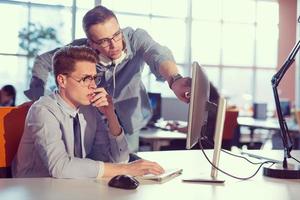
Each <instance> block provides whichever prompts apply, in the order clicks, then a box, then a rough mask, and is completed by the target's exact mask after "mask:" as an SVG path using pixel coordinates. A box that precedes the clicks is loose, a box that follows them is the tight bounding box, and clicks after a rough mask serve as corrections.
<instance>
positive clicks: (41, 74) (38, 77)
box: [24, 49, 58, 101]
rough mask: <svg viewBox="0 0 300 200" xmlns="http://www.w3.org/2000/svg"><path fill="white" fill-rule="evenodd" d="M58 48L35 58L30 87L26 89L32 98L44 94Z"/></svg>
mask: <svg viewBox="0 0 300 200" xmlns="http://www.w3.org/2000/svg"><path fill="white" fill-rule="evenodd" d="M57 50H58V49H54V50H52V51H49V52H46V53H44V54H42V55H40V56H37V57H36V58H35V60H34V64H33V68H32V77H31V80H30V85H29V89H28V90H26V91H24V94H25V95H26V96H27V97H28V98H29V99H30V100H33V101H35V100H37V99H39V98H40V97H41V96H43V95H44V93H45V85H46V83H47V80H48V77H49V74H50V73H51V72H52V56H53V54H54V53H55V52H56V51H57Z"/></svg>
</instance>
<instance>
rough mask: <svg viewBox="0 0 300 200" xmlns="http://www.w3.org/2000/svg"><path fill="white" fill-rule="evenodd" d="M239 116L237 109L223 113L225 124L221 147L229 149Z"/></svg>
mask: <svg viewBox="0 0 300 200" xmlns="http://www.w3.org/2000/svg"><path fill="white" fill-rule="evenodd" d="M238 115H239V111H238V109H227V110H226V113H225V122H224V129H223V139H222V147H223V148H224V149H229V150H230V149H231V146H232V141H233V139H234V132H235V130H236V129H237V128H238V123H237V118H238Z"/></svg>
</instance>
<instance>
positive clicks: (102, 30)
mask: <svg viewBox="0 0 300 200" xmlns="http://www.w3.org/2000/svg"><path fill="white" fill-rule="evenodd" d="M120 31H121V30H120V26H119V23H118V22H117V20H116V19H115V18H110V19H108V20H106V21H105V22H104V23H100V24H95V25H93V26H91V27H90V29H89V44H90V46H91V47H92V48H93V49H96V50H98V51H99V52H100V53H101V54H102V55H105V56H106V57H108V58H110V59H112V60H115V59H118V58H120V56H121V54H122V50H123V35H122V32H120Z"/></svg>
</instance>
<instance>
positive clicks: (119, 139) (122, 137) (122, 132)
mask: <svg viewBox="0 0 300 200" xmlns="http://www.w3.org/2000/svg"><path fill="white" fill-rule="evenodd" d="M121 129H122V130H121V134H120V135H118V136H114V135H112V134H109V138H110V139H115V140H116V141H117V142H120V141H122V140H124V137H125V132H124V129H123V128H121Z"/></svg>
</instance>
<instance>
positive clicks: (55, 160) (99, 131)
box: [12, 93, 129, 178]
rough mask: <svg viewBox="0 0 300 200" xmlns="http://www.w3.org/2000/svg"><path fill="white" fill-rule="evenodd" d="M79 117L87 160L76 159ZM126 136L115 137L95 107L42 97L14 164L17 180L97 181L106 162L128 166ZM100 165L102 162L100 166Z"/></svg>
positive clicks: (31, 114) (29, 119) (33, 110)
mask: <svg viewBox="0 0 300 200" xmlns="http://www.w3.org/2000/svg"><path fill="white" fill-rule="evenodd" d="M77 113H78V115H79V121H80V127H81V140H82V155H83V158H76V157H74V134H73V117H75V115H76V114H77ZM128 159H129V150H128V145H127V141H126V138H125V136H124V133H123V132H122V133H121V135H119V136H117V137H114V136H112V135H111V134H109V131H108V127H107V125H106V123H105V122H104V120H103V118H102V116H101V114H100V112H99V111H98V109H97V108H95V107H93V106H81V107H80V108H79V109H78V110H75V109H73V108H71V107H70V106H69V105H68V104H67V103H66V102H65V101H64V100H63V99H62V98H61V97H60V96H59V94H58V93H53V94H51V95H49V96H44V97H41V98H40V99H39V100H38V101H37V102H35V103H34V104H33V105H32V106H31V108H30V110H29V112H28V114H27V117H26V122H25V129H24V133H23V136H22V139H21V142H20V145H19V148H18V152H17V155H16V157H15V159H14V161H13V165H12V174H13V176H14V177H48V176H51V177H56V178H95V177H97V176H99V175H100V176H101V174H102V173H103V165H104V163H103V162H115V163H117V162H127V161H128ZM99 161H100V162H99Z"/></svg>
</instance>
